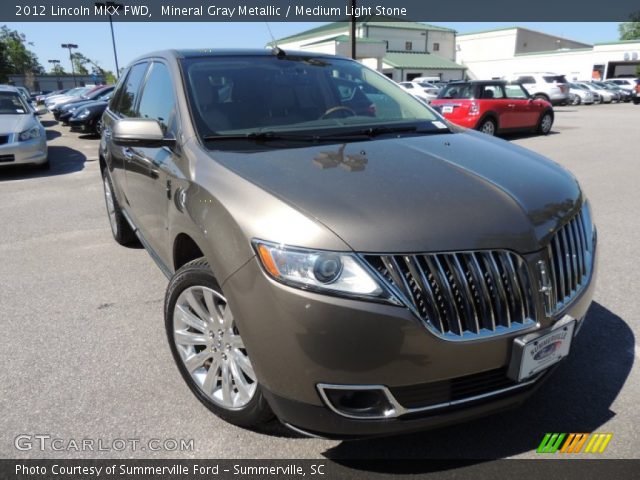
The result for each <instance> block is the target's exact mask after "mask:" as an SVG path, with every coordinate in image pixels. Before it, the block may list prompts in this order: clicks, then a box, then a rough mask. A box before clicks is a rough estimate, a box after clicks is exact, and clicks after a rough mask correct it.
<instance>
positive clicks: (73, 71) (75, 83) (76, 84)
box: [60, 43, 78, 87]
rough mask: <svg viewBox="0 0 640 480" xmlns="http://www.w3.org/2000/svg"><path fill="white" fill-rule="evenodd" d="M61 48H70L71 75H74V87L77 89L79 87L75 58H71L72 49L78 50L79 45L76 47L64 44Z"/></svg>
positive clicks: (71, 44)
mask: <svg viewBox="0 0 640 480" xmlns="http://www.w3.org/2000/svg"><path fill="white" fill-rule="evenodd" d="M60 46H61V47H62V48H68V49H69V61H70V62H71V73H72V74H73V85H74V86H75V87H77V86H78V82H77V81H76V69H75V67H74V66H73V57H72V56H71V49H72V48H78V45H76V44H75V43H63V44H62V45H60Z"/></svg>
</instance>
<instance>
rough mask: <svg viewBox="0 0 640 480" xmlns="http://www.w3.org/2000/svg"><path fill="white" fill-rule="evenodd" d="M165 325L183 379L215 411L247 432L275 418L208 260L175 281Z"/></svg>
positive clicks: (198, 262) (197, 262) (193, 264)
mask: <svg viewBox="0 0 640 480" xmlns="http://www.w3.org/2000/svg"><path fill="white" fill-rule="evenodd" d="M165 326H166V330H167V338H168V340H169V345H170V347H171V353H172V354H173V358H174V360H175V362H176V364H177V365H178V369H179V370H180V373H181V375H182V378H183V379H184V381H185V382H186V383H187V385H188V386H189V388H190V389H191V391H192V392H193V393H194V394H195V396H196V397H197V398H198V400H200V402H202V403H203V404H204V405H205V406H206V407H207V408H208V409H209V410H211V411H212V412H213V413H215V414H216V415H218V416H219V417H221V418H222V419H224V420H226V421H228V422H230V423H233V424H235V425H239V426H243V427H257V426H259V425H261V424H264V423H266V422H267V421H269V420H271V418H273V413H272V412H271V409H270V408H269V405H268V404H267V401H266V400H265V398H264V396H263V394H262V390H261V389H260V384H259V383H258V380H257V378H256V374H255V372H254V370H253V365H252V363H251V359H250V358H249V353H248V351H247V348H246V347H245V345H244V341H243V339H242V336H241V335H240V331H239V330H238V326H237V325H236V322H235V319H234V316H233V312H232V311H231V307H230V306H229V303H228V301H227V299H226V297H225V296H224V294H223V292H222V289H221V288H220V286H219V285H218V282H217V280H216V278H215V277H214V275H213V272H212V271H211V268H210V267H209V264H208V263H207V261H206V259H204V258H200V259H197V260H194V261H192V262H189V263H187V264H186V265H185V266H183V267H182V268H180V269H179V270H178V271H177V272H176V273H175V275H174V276H173V277H172V278H171V281H170V282H169V286H168V287H167V294H166V297H165Z"/></svg>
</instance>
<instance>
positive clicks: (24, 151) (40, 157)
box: [0, 133, 47, 167]
mask: <svg viewBox="0 0 640 480" xmlns="http://www.w3.org/2000/svg"><path fill="white" fill-rule="evenodd" d="M46 161H47V141H46V138H45V137H44V133H43V134H42V136H41V137H40V138H34V139H32V140H27V141H26V142H14V143H6V144H4V145H0V167H3V166H7V165H16V164H20V165H23V164H36V165H41V164H43V163H46Z"/></svg>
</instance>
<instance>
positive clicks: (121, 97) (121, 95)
mask: <svg viewBox="0 0 640 480" xmlns="http://www.w3.org/2000/svg"><path fill="white" fill-rule="evenodd" d="M147 65H148V64H147V63H146V62H145V63H139V64H137V65H134V66H133V67H131V70H129V74H128V75H127V78H126V80H125V82H124V84H123V86H122V88H121V89H119V90H120V91H119V92H118V98H116V102H115V105H114V109H113V110H114V111H115V112H116V113H119V114H120V115H122V116H123V117H135V116H136V112H135V108H136V100H137V97H138V92H139V90H140V84H141V83H142V80H143V79H144V74H145V72H146V71H147Z"/></svg>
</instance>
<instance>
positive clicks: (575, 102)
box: [571, 95, 582, 105]
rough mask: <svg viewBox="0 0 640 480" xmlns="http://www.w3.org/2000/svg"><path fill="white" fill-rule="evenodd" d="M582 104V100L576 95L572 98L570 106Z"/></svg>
mask: <svg viewBox="0 0 640 480" xmlns="http://www.w3.org/2000/svg"><path fill="white" fill-rule="evenodd" d="M581 103H582V99H581V98H580V96H579V95H576V96H575V97H573V100H572V101H571V105H580V104H581Z"/></svg>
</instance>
